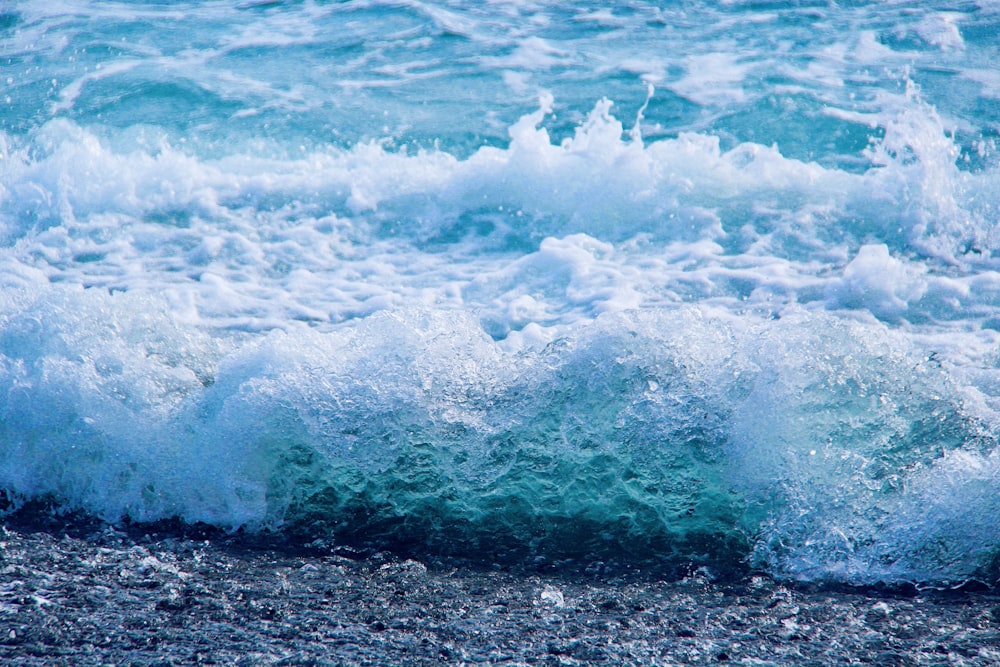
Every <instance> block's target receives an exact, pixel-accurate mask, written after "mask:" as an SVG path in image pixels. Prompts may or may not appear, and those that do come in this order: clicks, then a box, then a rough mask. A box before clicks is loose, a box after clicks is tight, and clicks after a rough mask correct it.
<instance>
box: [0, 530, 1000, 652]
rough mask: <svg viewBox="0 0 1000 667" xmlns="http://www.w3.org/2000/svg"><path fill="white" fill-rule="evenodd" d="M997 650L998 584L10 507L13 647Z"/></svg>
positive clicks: (0, 580) (6, 551)
mask: <svg viewBox="0 0 1000 667" xmlns="http://www.w3.org/2000/svg"><path fill="white" fill-rule="evenodd" d="M470 663H482V664H499V665H538V664H540V665H600V664H607V665H686V664H693V665H719V664H738V665H849V664H874V665H983V666H986V665H998V664H1000V596H998V595H997V594H996V593H995V592H988V591H962V592H918V591H909V592H897V593H894V594H892V593H885V592H872V591H867V592H862V591H851V590H847V591H844V590H838V591H835V590H803V589H800V588H795V587H790V586H787V585H784V584H782V583H779V582H775V581H772V580H771V579H769V578H766V577H759V576H758V577H749V576H748V577H747V578H745V579H743V580H740V581H736V582H732V581H731V582H727V583H720V582H713V581H710V580H709V579H708V578H707V577H705V576H703V575H699V574H694V575H692V576H689V577H687V578H685V579H683V580H680V581H661V580H656V579H655V578H652V577H650V576H648V575H643V574H642V573H633V574H627V575H615V576H611V575H601V576H596V575H587V574H585V573H582V572H580V573H576V574H570V575H565V574H564V575H561V576H560V575H558V574H555V573H540V572H516V571H512V570H510V569H501V568H482V567H470V566H464V567H459V566H455V565H453V564H452V565H449V564H447V563H441V562H419V561H416V560H407V559H404V558H400V557H396V556H393V555H391V554H388V553H364V552H359V551H353V550H350V549H338V548H331V547H329V546H327V545H318V544H313V545H311V546H299V547H294V548H292V547H289V546H282V547H275V546H274V545H268V544H266V543H263V542H261V541H260V540H257V541H255V542H251V541H248V540H247V539H245V538H242V539H241V538H233V537H227V536H224V535H219V534H214V533H211V532H205V533H200V534H199V533H197V532H195V531H192V530H182V531H178V530H174V531H170V530H156V531H154V532H148V531H143V530H140V529H136V528H135V527H132V528H115V527H110V526H106V525H102V524H96V523H87V522H79V521H73V522H65V523H62V522H60V520H58V519H51V518H50V519H47V520H44V521H33V520H26V519H25V518H24V517H23V516H20V517H14V518H11V517H8V518H7V519H6V520H5V521H4V525H3V528H2V531H0V664H3V665H18V666H21V665H73V666H82V665H108V664H111V665H150V666H151V665H161V666H166V665H191V664H224V665H432V664H470Z"/></svg>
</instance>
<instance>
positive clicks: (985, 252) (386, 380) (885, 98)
mask: <svg viewBox="0 0 1000 667" xmlns="http://www.w3.org/2000/svg"><path fill="white" fill-rule="evenodd" d="M998 31H1000V5H998V4H997V3H996V2H992V1H987V0H982V1H979V2H958V3H953V4H952V5H948V6H940V7H936V8H934V9H929V8H927V7H926V6H925V5H923V4H922V3H914V2H879V3H864V2H857V3H843V6H832V5H829V4H827V3H811V2H754V3H749V2H725V3H705V2H694V1H692V2H677V3H668V4H666V5H659V4H654V3H647V2H630V3H625V4H621V5H620V6H615V7H613V8H610V9H609V8H607V7H603V6H598V5H591V4H588V3H571V4H565V3H559V4H550V3H536V2H517V3H507V2H504V3H499V2H496V3H491V2H487V3H481V4H479V5H477V6H476V7H466V6H464V3H449V2H377V1H372V2H346V3H325V2H243V3H222V2H185V3H175V4H171V5H169V6H164V5H161V4H157V3H129V4H124V3H121V4H116V3H101V4H95V3H90V2H84V1H77V0H65V1H60V2H52V3H44V5H42V4H40V3H31V2H17V1H15V2H10V3H7V4H5V5H4V6H3V8H2V9H0V156H2V158H0V285H2V291H0V413H2V418H0V489H2V490H3V491H4V493H5V494H6V496H7V497H8V499H9V500H11V501H13V503H14V504H15V505H18V504H20V503H23V502H24V501H34V500H44V501H46V502H48V503H50V504H53V505H54V506H56V507H57V508H62V509H73V510H83V511H85V512H88V513H90V514H92V515H95V516H98V517H101V518H104V519H108V520H111V521H118V520H121V519H128V520H130V521H138V522H143V521H156V520H160V519H167V518H180V519H182V520H184V521H188V522H206V523H208V524H211V525H214V526H218V527H221V528H224V529H238V528H245V529H247V530H251V531H254V530H278V531H290V532H293V533H296V534H299V535H302V534H305V535H306V536H311V535H315V536H316V537H328V536H330V535H333V536H335V537H338V538H342V539H350V540H362V541H375V542H379V543H382V544H385V545H387V546H393V545H396V546H404V545H405V547H406V548H407V549H415V550H418V551H424V552H429V553H438V554H445V555H456V556H460V557H463V558H472V559H473V560H475V559H482V560H483V561H485V562H493V561H495V560H497V559H512V560H515V561H524V560H530V559H533V558H542V559H547V560H559V559H563V558H577V559H579V558H610V559H616V560H623V559H624V560H626V561H628V560H629V559H632V560H634V562H635V563H636V565H637V566H643V565H642V564H644V563H649V562H656V563H659V564H660V565H663V564H666V565H668V566H676V567H678V568H685V567H688V566H690V565H694V566H699V565H707V566H709V567H711V568H714V569H715V570H718V571H745V570H746V569H747V568H756V569H760V570H763V571H765V572H768V573H770V574H773V575H775V576H778V577H780V578H786V579H793V580H801V581H810V582H825V581H836V582H844V583H850V584H903V583H919V584H921V585H925V584H926V585H934V586H948V585H954V584H958V583H961V582H965V581H968V580H970V579H971V580H981V581H986V582H990V583H992V582H995V581H996V580H997V577H998V566H997V562H998V554H1000V525H998V524H997V523H996V521H995V520H994V517H995V516H996V515H997V512H998V511H1000V450H998V447H997V426H998V425H1000V415H998V413H997V410H998V407H1000V370H998V363H1000V362H998V359H1000V357H998V354H997V349H998V343H1000V333H998V330H1000V260H998V257H997V255H998V252H1000V235H998V232H997V223H998V221H1000V164H998V157H997V146H996V143H997V135H998V131H1000V104H998V100H1000V71H998V69H997V67H996V62H997V57H998V55H1000V54H998V50H1000V42H998V40H997V37H996V36H997V34H998Z"/></svg>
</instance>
